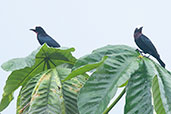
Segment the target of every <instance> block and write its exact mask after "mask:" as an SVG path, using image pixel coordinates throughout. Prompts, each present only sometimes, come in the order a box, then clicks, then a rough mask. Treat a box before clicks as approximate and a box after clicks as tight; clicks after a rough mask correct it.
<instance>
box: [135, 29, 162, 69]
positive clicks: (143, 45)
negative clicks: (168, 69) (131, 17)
mask: <svg viewBox="0 0 171 114" xmlns="http://www.w3.org/2000/svg"><path fill="white" fill-rule="evenodd" d="M142 29H143V27H140V28H136V29H135V31H134V41H135V43H136V45H137V46H138V47H139V48H140V49H141V50H142V52H143V53H145V54H146V53H148V54H150V55H152V56H153V57H154V58H156V59H157V61H158V62H159V63H160V65H161V66H162V67H164V68H165V63H164V62H163V61H162V60H161V59H160V55H159V54H158V52H157V49H156V48H155V46H154V45H153V43H152V41H151V40H150V39H149V38H148V37H147V36H145V35H144V34H143V33H142Z"/></svg>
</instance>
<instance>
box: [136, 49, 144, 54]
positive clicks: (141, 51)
mask: <svg viewBox="0 0 171 114" xmlns="http://www.w3.org/2000/svg"><path fill="white" fill-rule="evenodd" d="M135 51H138V52H139V53H141V54H142V53H143V52H142V51H141V50H139V49H136V50H135Z"/></svg>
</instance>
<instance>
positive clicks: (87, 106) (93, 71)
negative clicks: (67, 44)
mask: <svg viewBox="0 0 171 114" xmlns="http://www.w3.org/2000/svg"><path fill="white" fill-rule="evenodd" d="M72 51H74V48H49V47H47V45H46V44H44V45H43V46H42V47H40V48H38V49H37V50H36V51H34V52H33V53H32V54H30V55H29V56H27V57H26V58H18V59H12V60H10V61H8V62H6V63H4V64H3V65H2V68H3V69H4V70H6V71H12V73H11V74H10V75H9V77H8V79H7V81H6V85H5V87H4V93H3V98H2V99H1V103H0V111H2V110H3V109H5V108H6V107H7V106H8V104H9V103H10V102H11V101H12V99H13V92H14V91H15V90H16V89H17V88H19V87H20V86H22V88H21V89H20V93H19V95H18V99H17V111H16V113H17V114H26V113H29V114H38V113H49V114H58V113H60V114H78V113H80V114H102V113H103V114H107V113H108V112H109V111H110V109H111V108H112V107H113V106H114V105H115V104H116V103H117V102H118V101H119V99H120V98H121V97H122V96H123V94H124V93H125V92H126V103H125V108H124V113H125V114H134V113H136V114H153V111H154V110H155V111H156V113H157V114H169V113H171V73H170V72H169V71H167V70H166V69H164V68H163V67H161V66H160V65H159V64H158V63H156V62H154V61H153V60H151V59H149V58H146V57H143V56H141V54H140V53H139V52H138V51H136V49H134V48H131V47H129V46H125V45H107V46H105V47H102V48H99V49H97V50H94V51H93V52H92V53H91V54H89V55H86V56H83V57H81V58H79V59H76V58H75V57H73V56H72V54H71V52H72ZM88 72H90V73H88ZM121 87H122V88H124V89H123V91H122V92H121V94H120V95H119V97H118V98H117V99H116V100H115V101H114V102H113V103H112V105H111V106H109V107H107V106H108V104H109V102H110V100H111V99H112V98H113V97H114V95H115V93H116V91H117V89H118V88H121ZM153 105H154V106H153Z"/></svg>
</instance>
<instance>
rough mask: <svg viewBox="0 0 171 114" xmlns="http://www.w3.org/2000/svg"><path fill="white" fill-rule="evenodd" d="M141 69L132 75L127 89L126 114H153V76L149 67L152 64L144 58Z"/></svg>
mask: <svg viewBox="0 0 171 114" xmlns="http://www.w3.org/2000/svg"><path fill="white" fill-rule="evenodd" d="M139 64H140V65H139V66H140V67H139V69H138V70H137V71H136V72H134V73H133V74H132V75H131V78H130V79H129V81H128V85H127V89H126V104H125V110H124V114H153V106H152V96H151V85H152V78H153V76H151V75H150V74H152V73H150V72H153V71H152V70H149V69H147V67H148V66H149V65H150V64H149V63H148V62H146V61H144V60H143V59H142V60H141V61H140V62H139Z"/></svg>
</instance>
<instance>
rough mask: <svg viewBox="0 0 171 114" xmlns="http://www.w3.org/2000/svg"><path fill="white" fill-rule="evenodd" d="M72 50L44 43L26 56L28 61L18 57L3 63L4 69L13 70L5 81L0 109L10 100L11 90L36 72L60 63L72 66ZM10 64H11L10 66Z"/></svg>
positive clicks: (24, 82) (23, 83) (11, 97)
mask: <svg viewBox="0 0 171 114" xmlns="http://www.w3.org/2000/svg"><path fill="white" fill-rule="evenodd" d="M72 51H74V48H69V49H68V48H49V47H47V45H46V44H44V45H43V46H42V47H41V48H40V49H39V51H37V50H36V51H35V52H33V53H32V54H31V55H30V56H29V57H26V58H29V60H28V61H26V59H24V60H23V58H22V59H21V63H20V61H19V60H20V59H13V60H11V61H9V62H7V63H4V65H3V68H4V69H5V70H14V71H13V72H12V73H11V74H10V75H9V77H8V79H7V81H6V85H5V87H4V93H3V98H2V100H1V103H0V111H2V110H3V109H4V108H5V107H6V106H8V104H9V103H10V102H11V100H12V99H13V96H12V94H13V92H14V91H15V90H16V89H17V88H18V87H20V86H24V85H25V84H26V83H27V82H28V81H29V80H30V79H31V78H32V77H33V76H35V75H36V74H38V73H40V72H42V71H45V70H47V69H49V68H54V67H56V66H58V65H61V64H66V63H67V64H69V65H71V66H72V65H73V64H74V62H75V61H76V59H75V58H74V57H73V56H72V54H71V52H72ZM30 58H31V59H30ZM33 58H35V59H33ZM29 63H31V64H29ZM32 63H34V65H33V64H32ZM11 64H13V65H12V66H11ZM30 65H32V66H30ZM14 66H15V67H16V68H15V67H14ZM19 68H22V69H19ZM16 69H17V70H16Z"/></svg>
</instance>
